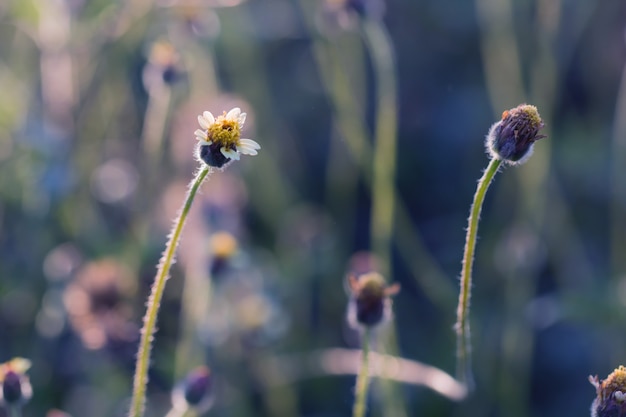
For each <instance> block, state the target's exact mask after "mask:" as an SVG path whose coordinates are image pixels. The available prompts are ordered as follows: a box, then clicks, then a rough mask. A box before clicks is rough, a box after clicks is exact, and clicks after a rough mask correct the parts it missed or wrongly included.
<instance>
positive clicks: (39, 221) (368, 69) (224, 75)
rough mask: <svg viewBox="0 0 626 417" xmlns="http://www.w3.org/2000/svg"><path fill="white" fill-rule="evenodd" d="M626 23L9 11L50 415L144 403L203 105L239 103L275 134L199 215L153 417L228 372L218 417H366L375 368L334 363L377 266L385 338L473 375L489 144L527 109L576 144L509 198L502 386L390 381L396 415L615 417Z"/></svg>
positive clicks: (375, 402)
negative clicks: (347, 370) (356, 299)
mask: <svg viewBox="0 0 626 417" xmlns="http://www.w3.org/2000/svg"><path fill="white" fill-rule="evenodd" d="M362 5H364V7H365V8H364V9H363V10H362V9H360V6H362ZM382 8H384V9H385V10H384V11H383V10H382ZM358 12H361V13H360V14H359V13H358ZM625 29H626V3H625V2H623V1H621V0H608V1H601V2H600V1H598V2H596V1H588V0H567V1H565V0H537V1H523V0H475V1H469V0H468V1H459V2H454V4H452V3H450V2H438V1H424V0H390V1H388V2H386V3H385V4H384V6H383V7H381V4H379V3H377V2H375V1H363V2H361V1H356V0H352V1H348V2H342V1H340V0H336V1H328V2H324V1H321V0H292V1H287V0H248V1H240V0H221V1H220V0H187V1H186V0H178V1H177V0H127V1H104V0H38V1H35V0H2V1H1V2H0V91H1V93H0V361H7V360H9V359H10V358H12V357H15V356H22V357H26V358H29V359H30V360H31V361H32V362H33V367H32V369H31V370H30V371H29V375H30V377H31V381H32V384H33V389H34V397H33V399H32V400H31V402H30V403H29V404H28V405H27V406H26V407H25V409H24V415H25V416H43V415H46V413H47V412H48V411H49V410H51V409H62V410H64V411H66V412H68V413H69V414H71V415H72V416H74V417H78V416H89V417H100V416H122V415H124V414H125V412H126V410H127V407H128V403H129V397H130V393H131V379H132V373H133V370H134V355H135V352H136V344H137V333H138V328H139V326H140V323H141V317H142V315H143V313H144V308H145V299H146V297H147V294H148V292H149V288H150V285H151V282H152V279H153V277H154V273H155V265H156V263H157V261H158V258H159V256H160V253H161V251H162V250H163V247H164V244H165V239H166V235H167V233H168V231H169V227H170V225H171V219H173V218H174V216H175V215H176V211H177V210H178V208H179V207H180V205H181V203H182V200H183V197H184V192H185V187H186V185H187V183H188V182H189V181H190V179H191V178H192V176H193V172H194V170H195V169H196V166H197V162H196V161H195V160H194V157H193V153H194V146H195V140H194V134H193V132H194V130H195V129H197V128H198V126H197V120H196V116H197V115H198V114H200V113H201V112H202V111H204V110H210V111H212V112H213V113H214V114H221V112H222V111H228V110H230V109H231V108H233V107H241V108H242V110H243V111H244V112H247V113H248V121H247V122H246V128H245V130H244V133H243V136H244V137H249V138H252V139H254V140H256V141H257V142H259V143H260V144H261V146H262V149H261V151H260V153H259V155H258V156H257V157H254V158H249V157H244V158H242V161H240V162H238V163H235V164H233V165H232V166H230V167H229V168H228V169H226V170H225V171H223V172H221V171H216V172H215V173H214V174H213V175H212V176H211V178H210V180H209V182H208V183H206V184H204V186H203V189H202V193H201V195H199V197H198V198H197V200H196V202H195V203H194V207H193V209H192V213H191V217H190V219H189V223H188V224H187V228H186V231H185V235H184V238H183V242H182V244H181V247H180V248H179V256H178V263H177V264H176V265H175V267H174V269H173V270H172V279H171V280H170V281H169V283H168V287H167V290H166V294H165V298H164V300H163V307H162V311H161V316H160V319H159V332H158V334H157V339H156V344H155V347H154V349H153V362H152V364H153V366H152V369H151V372H150V384H149V387H148V395H149V399H148V400H149V401H148V409H147V414H146V415H147V416H163V415H165V414H166V413H167V411H168V410H169V407H170V390H171V389H172V387H173V386H174V384H175V383H176V381H178V380H179V379H180V378H181V377H182V376H184V375H185V374H186V373H187V372H188V371H190V370H191V369H193V368H195V367H197V366H200V365H203V364H206V365H208V366H209V367H210V368H211V369H212V371H213V373H212V375H213V377H214V380H215V384H214V390H215V393H214V395H215V403H214V406H213V408H212V409H211V410H210V411H208V412H207V413H206V414H205V415H208V416H211V415H215V416H217V415H220V416H233V417H235V416H268V417H269V416H271V417H294V416H303V417H335V416H346V415H350V411H351V407H352V402H353V387H354V380H355V378H354V376H353V375H343V376H337V375H330V374H328V373H329V372H325V371H324V369H325V368H324V369H323V367H321V365H320V364H317V363H313V364H311V363H310V361H309V360H308V359H307V358H309V356H308V355H313V354H314V353H319V352H322V353H323V352H326V350H327V349H331V348H336V347H341V348H358V346H359V342H358V335H357V334H356V332H355V331H354V330H351V329H349V328H348V326H347V325H346V324H345V311H346V305H347V300H348V294H347V292H346V286H345V276H346V273H348V272H349V271H351V270H355V271H359V270H362V269H363V268H365V269H367V266H368V265H371V264H372V263H375V264H376V265H378V269H380V270H381V271H382V272H383V273H384V274H385V275H386V276H387V277H388V278H389V280H390V281H393V282H399V283H400V284H401V285H402V291H401V293H400V294H399V295H398V296H396V297H395V298H394V306H393V308H394V315H395V317H394V326H387V328H386V329H381V331H380V332H379V333H378V334H377V337H376V344H375V349H376V350H378V351H387V352H391V353H394V354H397V355H399V356H402V357H404V358H407V359H411V360H415V361H420V362H422V363H426V364H429V365H432V366H436V367H438V368H441V369H443V370H445V371H447V372H448V373H450V374H454V366H455V358H454V354H455V337H454V332H453V330H452V326H453V324H454V322H455V314H456V312H455V309H456V299H457V293H458V275H459V271H460V267H461V262H460V261H461V256H462V253H463V245H464V239H465V233H464V228H465V227H466V223H467V215H468V213H469V206H470V203H471V200H472V195H473V193H474V191H475V187H476V181H477V180H478V178H479V177H480V175H481V172H482V170H483V169H484V168H485V167H486V165H487V162H488V160H487V157H486V155H485V151H484V146H483V138H484V136H485V134H486V133H487V131H488V129H489V126H490V125H491V124H492V123H493V122H495V121H497V120H499V118H500V114H501V112H502V111H503V110H506V109H509V108H511V107H514V106H516V105H517V104H519V103H523V102H527V103H531V104H534V105H536V106H537V107H538V109H539V112H540V113H541V115H542V117H543V118H544V121H545V124H546V128H545V130H544V133H546V134H547V135H548V139H544V140H541V141H540V142H538V143H537V144H536V146H535V152H534V155H533V157H532V158H531V159H530V160H529V162H528V163H526V164H524V165H523V166H518V167H506V168H505V169H503V171H502V172H501V173H500V174H498V176H497V177H496V179H495V181H494V183H493V185H492V188H491V189H490V192H489V194H488V196H487V200H486V202H485V206H484V208H483V214H482V221H481V228H480V230H479V236H480V240H479V242H478V246H477V253H476V262H475V266H474V288H473V299H472V312H471V322H472V333H473V335H472V336H473V348H474V368H475V374H476V382H477V390H476V392H475V393H474V394H473V395H472V396H471V397H470V398H469V399H467V400H465V401H463V402H455V401H453V400H450V399H448V398H445V397H444V396H441V395H439V394H437V393H436V392H434V391H432V390H430V389H428V388H426V387H424V386H420V385H412V384H396V383H391V384H386V383H383V382H381V381H380V380H376V382H374V384H373V386H372V391H371V396H370V401H369V415H370V416H385V417H402V416H407V417H408V416H417V415H424V416H464V417H467V416H513V417H515V416H520V417H521V416H530V415H532V416H537V417H542V416H564V415H567V416H586V415H589V411H588V410H589V405H590V403H591V401H592V399H593V398H594V396H595V392H594V389H593V387H592V386H591V385H590V384H589V383H588V381H587V376H588V375H590V374H593V375H595V374H598V375H599V376H600V377H601V378H604V377H605V376H606V375H607V374H608V373H609V372H610V371H611V370H612V369H613V368H615V367H617V366H618V365H619V364H623V363H625V362H626V331H625V324H626V314H625V313H624V308H625V305H626V185H625V184H624V183H623V179H624V178H626V85H625V84H624V82H625V81H624V79H626V78H624V77H625V76H624V75H623V68H624V65H625V63H626V39H625V36H626V32H625ZM387 36H388V37H387ZM625 74H626V73H625ZM396 122H397V125H396ZM396 139H397V141H396ZM217 232H227V233H228V234H229V235H227V236H229V237H227V238H226V239H225V238H224V235H223V234H218V235H217V236H216V233H217ZM230 237H234V238H235V239H236V242H237V249H236V250H234V249H232V248H231V246H232V242H231V241H230V240H229V239H230ZM368 251H373V252H374V255H371V254H369V253H368ZM355 254H360V255H358V256H357V257H356V258H355V257H354V256H355ZM373 256H375V257H377V260H373ZM364 264H365V265H366V266H364ZM292 355H297V356H295V358H300V359H297V360H295V361H293V362H289V363H290V366H289V367H288V368H290V369H282V368H281V367H280V366H275V367H274V368H272V366H273V365H272V364H276V363H281V360H283V359H284V358H294V356H292ZM299 367H301V368H302V369H300V370H299V369H297V368H299ZM281 369H282V370H283V371H287V370H289V371H290V372H291V374H292V377H291V378H287V377H285V375H282V374H281ZM320 369H321V370H320ZM330 373H332V372H330ZM294 375H295V376H294Z"/></svg>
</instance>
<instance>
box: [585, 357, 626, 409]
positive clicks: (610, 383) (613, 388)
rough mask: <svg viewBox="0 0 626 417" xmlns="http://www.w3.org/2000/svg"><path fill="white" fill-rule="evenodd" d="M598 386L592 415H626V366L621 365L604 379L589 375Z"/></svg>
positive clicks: (590, 379)
mask: <svg viewBox="0 0 626 417" xmlns="http://www.w3.org/2000/svg"><path fill="white" fill-rule="evenodd" d="M589 382H591V384H592V385H593V386H594V387H596V395H597V396H596V398H595V400H593V403H592V404H591V417H620V416H626V368H624V367H623V366H619V367H618V368H617V369H615V370H614V371H613V372H611V374H610V375H609V376H608V377H607V378H606V379H604V380H599V379H598V376H597V375H596V376H591V375H590V376H589Z"/></svg>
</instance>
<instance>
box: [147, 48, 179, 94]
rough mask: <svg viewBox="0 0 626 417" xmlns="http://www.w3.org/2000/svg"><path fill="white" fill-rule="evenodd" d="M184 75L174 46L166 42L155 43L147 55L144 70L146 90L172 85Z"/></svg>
mask: <svg viewBox="0 0 626 417" xmlns="http://www.w3.org/2000/svg"><path fill="white" fill-rule="evenodd" d="M184 74H185V70H184V68H183V66H182V61H181V59H180V55H179V54H178V52H177V51H176V49H175V48H174V45H172V44H171V43H169V42H167V41H157V42H155V43H154V44H153V45H152V46H151V47H150V51H149V54H148V63H147V64H146V67H145V68H144V73H143V82H144V85H145V87H146V89H147V90H151V89H152V88H153V87H159V86H161V85H163V84H168V85H171V84H174V83H175V82H176V81H178V80H179V79H181V78H182V77H183V76H184Z"/></svg>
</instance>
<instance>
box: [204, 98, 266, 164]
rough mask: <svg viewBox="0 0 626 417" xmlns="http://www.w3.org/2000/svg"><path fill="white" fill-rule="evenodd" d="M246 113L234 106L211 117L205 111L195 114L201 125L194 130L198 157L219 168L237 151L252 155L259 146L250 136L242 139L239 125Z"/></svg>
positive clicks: (233, 157) (240, 125)
mask: <svg viewBox="0 0 626 417" xmlns="http://www.w3.org/2000/svg"><path fill="white" fill-rule="evenodd" d="M245 121H246V113H242V112H241V109H240V108H239V107H235V108H234V109H232V110H231V111H229V112H228V113H226V112H224V113H223V114H222V115H221V116H218V117H217V118H215V117H214V116H213V114H212V113H211V112H209V111H205V112H204V113H202V114H201V115H199V116H198V123H200V127H201V128H202V129H197V130H196V131H195V135H196V139H198V145H199V148H198V157H199V159H201V160H202V161H204V163H206V164H207V165H209V166H212V167H216V168H221V167H223V166H224V165H225V164H226V163H227V162H229V161H231V160H239V155H240V154H244V155H256V154H257V153H258V152H257V151H258V150H259V149H261V146H260V145H259V144H258V143H257V142H255V141H253V140H252V139H242V138H241V129H242V128H243V124H244V123H245Z"/></svg>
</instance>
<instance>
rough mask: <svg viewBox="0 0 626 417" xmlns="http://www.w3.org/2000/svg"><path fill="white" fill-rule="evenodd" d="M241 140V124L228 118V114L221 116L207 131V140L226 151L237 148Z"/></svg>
mask: <svg viewBox="0 0 626 417" xmlns="http://www.w3.org/2000/svg"><path fill="white" fill-rule="evenodd" d="M240 138H241V129H240V127H239V122H238V121H237V120H235V119H229V118H227V117H226V113H224V114H223V115H221V116H219V117H218V118H217V119H216V120H215V123H213V124H212V125H211V126H209V129H208V130H207V139H208V140H210V141H212V142H213V143H215V144H217V145H220V146H223V147H225V148H226V149H232V148H235V147H237V145H239V139H240Z"/></svg>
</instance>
